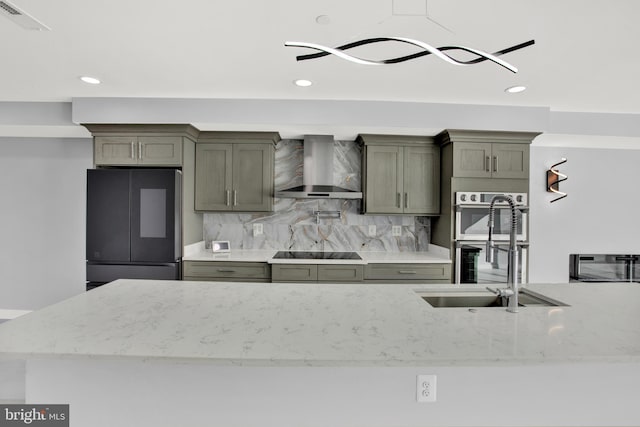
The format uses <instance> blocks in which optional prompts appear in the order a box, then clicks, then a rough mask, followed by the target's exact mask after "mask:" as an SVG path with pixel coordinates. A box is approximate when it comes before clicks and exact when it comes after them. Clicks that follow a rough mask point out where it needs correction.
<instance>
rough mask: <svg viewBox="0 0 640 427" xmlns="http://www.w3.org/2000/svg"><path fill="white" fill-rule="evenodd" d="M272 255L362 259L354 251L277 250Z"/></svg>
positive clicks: (294, 257) (276, 256)
mask: <svg viewBox="0 0 640 427" xmlns="http://www.w3.org/2000/svg"><path fill="white" fill-rule="evenodd" d="M273 257H274V258H278V259H283V258H284V259H362V258H360V255H358V254H357V253H356V252H307V251H279V252H277V253H276V254H275V255H274V256H273Z"/></svg>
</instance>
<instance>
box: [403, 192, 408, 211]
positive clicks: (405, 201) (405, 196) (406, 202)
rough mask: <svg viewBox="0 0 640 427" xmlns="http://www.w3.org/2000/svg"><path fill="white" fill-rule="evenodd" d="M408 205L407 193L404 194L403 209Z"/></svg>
mask: <svg viewBox="0 0 640 427" xmlns="http://www.w3.org/2000/svg"><path fill="white" fill-rule="evenodd" d="M408 204H409V194H408V193H404V207H405V208H406V207H408Z"/></svg>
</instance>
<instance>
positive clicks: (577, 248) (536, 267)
mask: <svg viewBox="0 0 640 427" xmlns="http://www.w3.org/2000/svg"><path fill="white" fill-rule="evenodd" d="M576 144H580V145H581V146H582V147H580V148H578V147H575V145H576ZM585 147H586V148H585ZM609 147H616V148H609ZM562 157H566V158H567V159H568V161H567V163H565V164H563V165H561V166H560V167H559V170H560V171H561V172H562V173H565V174H566V175H568V177H569V178H568V180H567V181H565V182H563V183H561V184H560V189H561V190H562V191H564V192H566V193H568V196H567V197H566V198H564V199H562V200H559V201H557V202H554V203H550V201H551V200H553V199H554V198H555V197H554V195H553V194H552V193H548V192H546V170H547V169H548V168H549V167H550V166H551V165H553V164H554V163H557V162H559V161H560V159H561V158H562ZM530 171H531V173H530V204H531V215H530V241H531V248H530V252H529V260H530V262H529V264H530V265H529V268H530V270H529V281H530V282H531V283H554V282H567V281H568V280H569V254H572V253H640V215H639V214H640V193H639V192H638V183H639V182H640V142H639V141H638V140H637V139H632V138H615V137H599V138H596V137H580V136H574V137H567V136H558V135H543V136H540V137H538V138H537V139H536V140H535V141H534V143H533V144H532V146H531V169H530Z"/></svg>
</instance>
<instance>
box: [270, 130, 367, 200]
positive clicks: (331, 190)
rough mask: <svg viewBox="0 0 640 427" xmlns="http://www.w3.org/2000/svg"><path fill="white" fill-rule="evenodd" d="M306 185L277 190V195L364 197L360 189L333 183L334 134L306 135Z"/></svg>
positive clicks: (308, 197)
mask: <svg viewBox="0 0 640 427" xmlns="http://www.w3.org/2000/svg"><path fill="white" fill-rule="evenodd" d="M302 181H303V183H304V185H301V186H298V187H293V188H288V189H286V190H280V191H276V193H275V196H276V197H282V198H294V199H362V193H361V192H359V191H352V190H347V189H346V188H341V187H336V186H335V185H333V136H332V135H305V137H304V166H303V176H302Z"/></svg>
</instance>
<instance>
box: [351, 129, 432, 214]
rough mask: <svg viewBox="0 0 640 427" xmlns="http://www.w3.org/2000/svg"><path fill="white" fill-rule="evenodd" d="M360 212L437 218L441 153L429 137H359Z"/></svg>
mask: <svg viewBox="0 0 640 427" xmlns="http://www.w3.org/2000/svg"><path fill="white" fill-rule="evenodd" d="M358 140H359V141H360V143H361V144H362V145H363V168H362V171H363V179H362V182H363V193H364V197H363V203H362V210H363V213H368V214H416V215H434V214H435V215H437V214H438V213H439V212H440V151H439V148H438V146H436V145H435V144H434V142H433V139H432V138H429V137H413V136H389V135H360V136H358Z"/></svg>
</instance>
